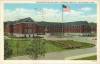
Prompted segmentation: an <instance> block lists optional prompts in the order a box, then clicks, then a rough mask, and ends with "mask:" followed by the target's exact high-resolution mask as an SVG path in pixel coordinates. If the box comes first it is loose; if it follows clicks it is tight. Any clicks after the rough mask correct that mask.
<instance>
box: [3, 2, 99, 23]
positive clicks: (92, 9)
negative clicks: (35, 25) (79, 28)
mask: <svg viewBox="0 0 100 64" xmlns="http://www.w3.org/2000/svg"><path fill="white" fill-rule="evenodd" d="M63 4H64V5H66V6H67V7H68V8H69V9H70V12H64V11H62V9H63V7H62V5H63ZM96 7H97V5H96V3H6V4H5V5H4V12H5V13H4V17H5V19H4V20H5V21H14V20H18V19H23V18H27V17H31V18H32V19H33V20H35V21H46V22H74V21H88V22H96V21H97V19H96V18H97V8H96ZM62 13H63V16H62ZM62 17H63V21H62Z"/></svg>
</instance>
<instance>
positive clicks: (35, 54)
mask: <svg viewBox="0 0 100 64" xmlns="http://www.w3.org/2000/svg"><path fill="white" fill-rule="evenodd" d="M45 53H46V49H45V40H43V39H40V38H36V39H33V40H32V42H31V43H30V45H29V48H28V49H27V54H28V55H29V56H31V57H32V58H34V59H38V58H39V57H40V56H45Z"/></svg>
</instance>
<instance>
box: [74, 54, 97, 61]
mask: <svg viewBox="0 0 100 64" xmlns="http://www.w3.org/2000/svg"><path fill="white" fill-rule="evenodd" d="M74 60H97V56H96V55H94V56H89V57H84V58H78V59H74Z"/></svg>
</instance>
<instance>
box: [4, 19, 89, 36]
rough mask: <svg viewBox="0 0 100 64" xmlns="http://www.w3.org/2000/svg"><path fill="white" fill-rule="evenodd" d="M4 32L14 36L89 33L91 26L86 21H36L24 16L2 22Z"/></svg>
mask: <svg viewBox="0 0 100 64" xmlns="http://www.w3.org/2000/svg"><path fill="white" fill-rule="evenodd" d="M4 32H5V33H6V34H10V35H13V36H16V37H34V36H45V35H57V34H60V33H63V34H64V36H67V35H78V36H82V35H90V34H91V28H90V26H89V24H88V22H87V21H76V22H65V23H57V22H44V21H41V22H36V21H34V20H32V19H31V18H24V19H20V20H16V21H10V22H5V23H4Z"/></svg>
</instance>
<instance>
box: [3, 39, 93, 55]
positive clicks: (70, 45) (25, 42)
mask: <svg viewBox="0 0 100 64" xmlns="http://www.w3.org/2000/svg"><path fill="white" fill-rule="evenodd" d="M40 40H44V39H40ZM5 41H6V42H8V46H9V47H10V48H11V49H12V56H21V55H27V54H26V49H27V48H29V45H30V44H32V43H31V42H34V40H33V41H32V39H28V38H24V39H23V38H16V39H15V38H12V39H5ZM37 42H38V41H37ZM44 42H45V49H46V52H47V53H48V52H56V51H63V50H70V49H81V48H89V47H93V46H95V45H93V44H89V43H83V42H77V41H72V40H64V41H50V40H44Z"/></svg>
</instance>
